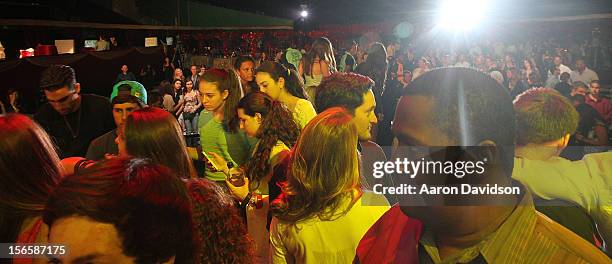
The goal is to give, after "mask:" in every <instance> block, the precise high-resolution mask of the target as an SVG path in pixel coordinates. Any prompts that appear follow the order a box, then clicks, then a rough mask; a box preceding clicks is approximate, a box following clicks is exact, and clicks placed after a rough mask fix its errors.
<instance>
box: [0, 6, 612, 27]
mask: <svg viewBox="0 0 612 264" xmlns="http://www.w3.org/2000/svg"><path fill="white" fill-rule="evenodd" d="M105 1H106V2H108V4H110V3H111V2H112V1H111V0H97V1H95V2H98V3H99V2H105ZM135 1H136V4H137V6H138V5H146V4H147V2H149V1H164V3H167V5H169V6H171V5H173V4H174V3H176V1H175V0H135ZM192 1H198V2H202V3H208V4H212V5H216V6H221V7H226V8H231V9H237V10H242V11H248V12H253V13H259V14H265V15H270V16H276V17H282V18H288V19H294V20H297V19H298V13H299V11H300V4H306V5H307V7H308V10H309V11H310V16H309V18H308V19H307V22H309V23H314V24H315V25H317V24H319V25H320V24H353V23H370V22H381V21H388V20H391V21H398V20H413V21H414V20H417V21H422V20H427V19H430V17H431V16H432V13H434V12H435V10H436V8H437V6H436V5H437V3H439V2H440V1H436V0H310V1H305V0H192ZM457 1H460V0H457ZM92 2H94V1H93V0H30V1H18V0H0V18H40V19H54V20H72V21H88V22H105V23H134V21H130V19H129V18H122V17H113V15H112V11H110V10H108V9H106V10H104V8H96V4H93V3H92ZM490 2H491V3H494V8H493V10H492V11H491V12H493V13H494V14H493V15H494V16H495V17H498V18H500V19H506V18H533V17H547V16H569V15H583V14H593V13H611V12H612V0H585V1H581V0H490ZM98 7H99V6H98Z"/></svg>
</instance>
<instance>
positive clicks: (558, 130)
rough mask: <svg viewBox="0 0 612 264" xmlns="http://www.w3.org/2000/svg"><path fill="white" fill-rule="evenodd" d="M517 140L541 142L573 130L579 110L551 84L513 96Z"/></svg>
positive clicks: (529, 142)
mask: <svg viewBox="0 0 612 264" xmlns="http://www.w3.org/2000/svg"><path fill="white" fill-rule="evenodd" d="M514 111H515V115H516V144H517V145H518V146H524V145H527V144H542V143H547V142H551V141H554V140H558V139H560V138H562V137H564V136H566V135H567V134H573V133H574V131H576V128H577V127H578V119H579V116H578V112H576V109H575V108H574V107H573V106H572V103H571V102H570V101H569V100H568V99H567V98H566V97H565V96H563V95H561V94H560V93H559V92H557V91H555V90H554V89H550V88H535V89H530V90H527V91H526V92H524V93H522V94H520V95H519V96H518V97H517V98H516V99H515V100H514Z"/></svg>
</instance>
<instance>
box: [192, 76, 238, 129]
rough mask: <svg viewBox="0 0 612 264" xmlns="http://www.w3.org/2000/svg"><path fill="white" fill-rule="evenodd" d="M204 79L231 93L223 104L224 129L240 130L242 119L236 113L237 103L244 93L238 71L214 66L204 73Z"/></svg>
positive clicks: (221, 90) (220, 90)
mask: <svg viewBox="0 0 612 264" xmlns="http://www.w3.org/2000/svg"><path fill="white" fill-rule="evenodd" d="M202 80H204V81H205V82H210V83H215V84H216V85H217V89H219V92H221V93H223V91H226V90H227V92H228V94H229V95H228V96H227V98H226V99H225V105H224V106H223V129H225V131H228V132H236V131H238V127H239V126H240V123H239V122H240V121H239V120H238V114H236V105H238V101H240V98H242V95H243V94H244V93H243V91H242V85H241V84H240V79H239V78H238V75H236V72H234V71H231V70H230V71H228V70H224V69H217V68H213V69H210V70H207V71H206V72H205V73H204V75H202ZM200 83H203V82H200Z"/></svg>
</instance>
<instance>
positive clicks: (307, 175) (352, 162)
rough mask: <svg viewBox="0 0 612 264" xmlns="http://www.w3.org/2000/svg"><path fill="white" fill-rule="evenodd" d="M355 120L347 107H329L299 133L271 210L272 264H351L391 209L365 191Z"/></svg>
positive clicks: (380, 199)
mask: <svg viewBox="0 0 612 264" xmlns="http://www.w3.org/2000/svg"><path fill="white" fill-rule="evenodd" d="M352 120H353V117H352V116H351V114H350V113H348V111H347V110H346V109H344V108H340V107H334V108H330V109H328V110H325V111H324V112H323V113H321V114H319V115H317V117H315V118H314V119H313V120H312V121H311V122H310V123H308V125H307V126H306V127H305V128H304V130H303V131H302V133H301V134H300V137H299V139H298V142H297V144H296V146H295V147H294V150H293V154H292V156H291V165H290V166H289V167H290V168H291V169H290V170H291V172H290V173H288V174H287V182H286V184H284V185H283V193H282V194H281V196H280V197H279V198H278V199H277V200H276V201H274V203H273V204H272V206H271V210H272V213H273V215H274V218H273V219H272V223H271V224H270V242H271V247H272V248H271V256H270V258H271V262H272V263H293V262H295V263H311V262H317V261H321V260H325V262H328V263H351V261H352V260H353V258H354V256H355V249H356V248H357V244H358V243H359V240H360V239H361V237H362V236H363V234H365V233H366V231H367V230H368V229H369V228H370V226H371V225H372V224H373V223H374V222H376V220H377V219H378V218H379V217H380V216H381V215H382V214H384V212H385V211H387V210H388V209H389V205H388V203H387V201H386V199H385V198H384V197H383V196H381V195H376V194H373V193H371V192H364V191H363V189H362V188H361V184H360V175H359V167H360V166H359V158H358V152H357V140H358V136H357V127H356V126H355V124H354V123H353V122H352ZM364 204H369V205H376V206H364ZM322 241H325V243H321V242H322Z"/></svg>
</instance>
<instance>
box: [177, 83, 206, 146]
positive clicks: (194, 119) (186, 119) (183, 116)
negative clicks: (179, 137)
mask: <svg viewBox="0 0 612 264" xmlns="http://www.w3.org/2000/svg"><path fill="white" fill-rule="evenodd" d="M193 87H194V85H193V82H192V81H191V79H188V80H187V82H185V94H184V95H183V100H184V101H185V103H184V104H183V106H182V109H179V112H180V116H179V120H180V121H182V122H183V127H184V128H185V133H186V134H187V135H193V134H197V133H198V118H199V115H198V114H199V111H198V110H200V107H201V106H202V103H201V102H200V92H199V91H198V90H196V89H194V88H193ZM187 145H189V146H191V145H193V143H192V142H188V143H187Z"/></svg>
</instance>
